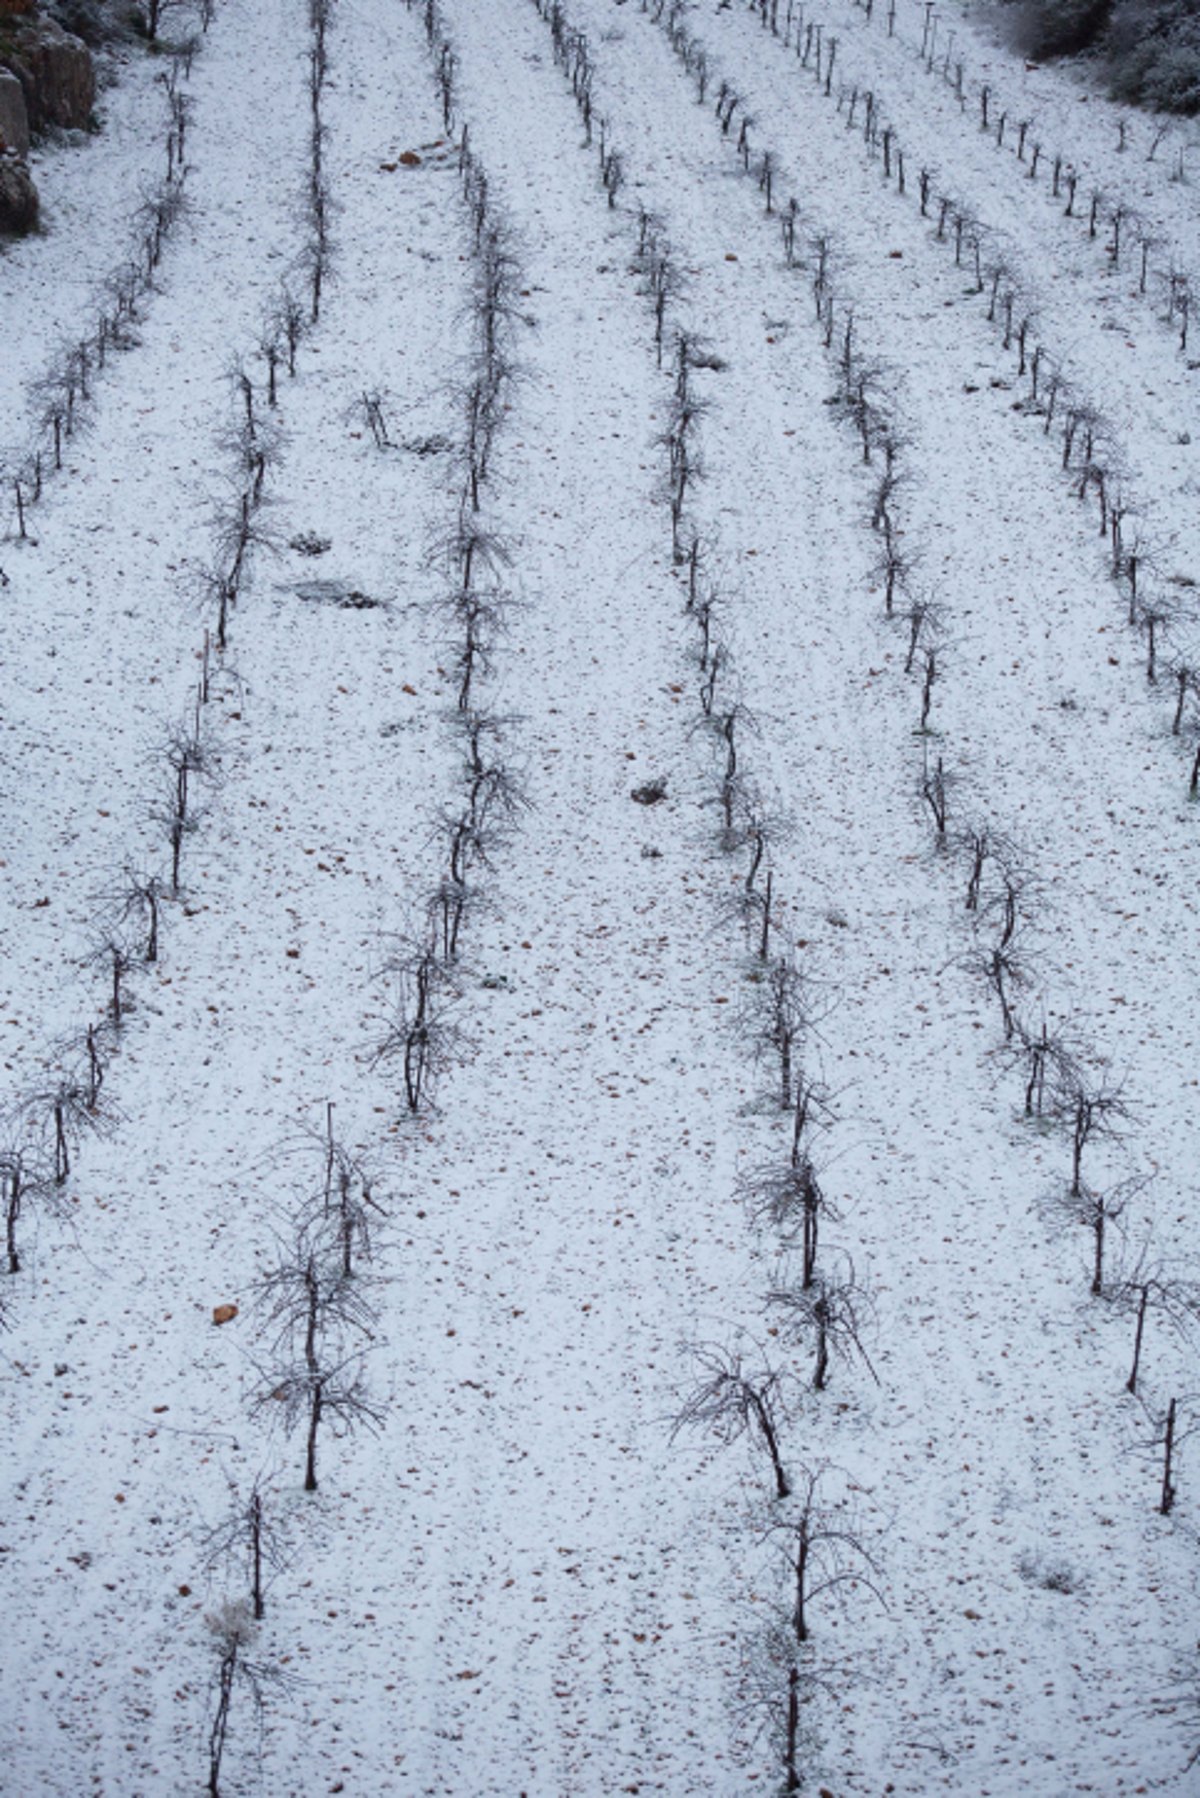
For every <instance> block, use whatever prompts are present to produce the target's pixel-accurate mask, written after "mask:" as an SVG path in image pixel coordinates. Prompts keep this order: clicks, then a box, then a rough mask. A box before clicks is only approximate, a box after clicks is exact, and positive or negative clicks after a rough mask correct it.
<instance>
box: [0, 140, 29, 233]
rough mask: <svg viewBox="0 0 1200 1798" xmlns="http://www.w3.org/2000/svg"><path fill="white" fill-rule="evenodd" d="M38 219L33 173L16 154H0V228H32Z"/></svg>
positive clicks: (21, 229)
mask: <svg viewBox="0 0 1200 1798" xmlns="http://www.w3.org/2000/svg"><path fill="white" fill-rule="evenodd" d="M37 221H38V192H37V188H36V187H35V186H34V185H33V177H32V176H31V175H30V173H29V170H28V169H27V168H26V167H25V164H24V163H23V162H20V161H18V159H17V158H16V157H15V156H3V155H0V231H12V232H19V233H22V234H23V233H24V232H26V231H32V230H33V228H34V226H35V225H36V224H37Z"/></svg>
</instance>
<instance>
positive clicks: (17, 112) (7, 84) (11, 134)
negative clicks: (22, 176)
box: [0, 69, 29, 156]
mask: <svg viewBox="0 0 1200 1798" xmlns="http://www.w3.org/2000/svg"><path fill="white" fill-rule="evenodd" d="M0 150H15V151H16V153H17V155H18V156H28V154H29V114H28V113H27V112H26V110H25V90H24V88H23V87H22V86H21V83H20V82H19V81H18V80H17V78H16V76H15V75H14V74H12V73H11V71H10V70H8V69H0Z"/></svg>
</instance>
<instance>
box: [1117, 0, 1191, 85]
mask: <svg viewBox="0 0 1200 1798" xmlns="http://www.w3.org/2000/svg"><path fill="white" fill-rule="evenodd" d="M1109 52H1110V57H1111V64H1110V81H1111V84H1112V91H1113V93H1114V95H1115V96H1116V97H1117V98H1118V99H1121V100H1133V101H1136V102H1137V103H1138V104H1139V105H1142V106H1151V107H1154V108H1155V109H1156V110H1158V111H1161V112H1183V113H1195V112H1200V16H1198V15H1197V13H1196V9H1195V6H1194V4H1193V0H1153V3H1151V0H1118V4H1117V6H1116V7H1115V9H1114V12H1113V21H1112V29H1111V32H1110V33H1109Z"/></svg>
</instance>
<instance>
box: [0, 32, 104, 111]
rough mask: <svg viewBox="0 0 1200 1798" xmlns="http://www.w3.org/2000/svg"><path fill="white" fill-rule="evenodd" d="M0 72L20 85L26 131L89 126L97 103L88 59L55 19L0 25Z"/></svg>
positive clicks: (93, 73) (84, 48)
mask: <svg viewBox="0 0 1200 1798" xmlns="http://www.w3.org/2000/svg"><path fill="white" fill-rule="evenodd" d="M0 68H6V69H8V70H9V71H10V72H11V73H12V74H14V75H15V76H16V78H17V80H18V81H19V82H20V83H21V88H22V90H23V92H24V95H25V111H26V113H27V115H28V119H29V129H30V130H31V131H35V132H36V131H41V130H43V129H44V128H45V127H46V126H47V125H65V126H69V127H73V128H74V129H76V130H83V129H85V128H86V127H87V126H88V125H89V124H90V122H91V117H92V108H93V107H94V105H95V103H96V71H95V69H94V67H93V65H92V53H91V51H90V50H89V49H88V47H87V45H86V44H83V43H81V42H80V40H79V39H78V38H77V37H72V35H71V33H70V32H69V31H64V30H63V28H62V26H61V25H59V24H58V23H56V21H55V20H54V19H44V18H40V17H37V16H36V15H35V16H34V17H32V18H29V19H21V18H13V19H11V20H8V21H6V20H3V19H0Z"/></svg>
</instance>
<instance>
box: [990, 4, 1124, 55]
mask: <svg viewBox="0 0 1200 1798" xmlns="http://www.w3.org/2000/svg"><path fill="white" fill-rule="evenodd" d="M1111 10H1112V4H1111V0H1018V3H1017V4H1016V5H1015V6H1014V7H1013V9H1012V18H1011V21H1010V31H1011V35H1012V41H1013V43H1014V45H1015V46H1016V48H1017V49H1018V50H1020V52H1021V53H1022V55H1023V56H1035V57H1043V56H1069V55H1071V54H1072V53H1073V52H1074V51H1077V50H1088V49H1090V48H1091V46H1092V45H1093V44H1094V43H1095V42H1096V40H1097V39H1098V37H1099V36H1100V33H1101V32H1102V31H1103V30H1104V27H1105V26H1106V25H1107V24H1108V20H1109V14H1110V12H1111Z"/></svg>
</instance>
